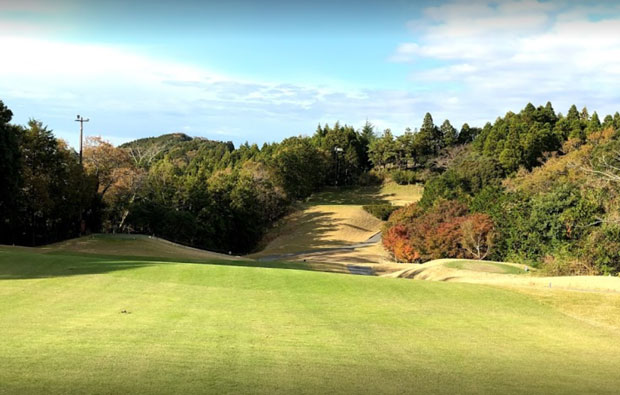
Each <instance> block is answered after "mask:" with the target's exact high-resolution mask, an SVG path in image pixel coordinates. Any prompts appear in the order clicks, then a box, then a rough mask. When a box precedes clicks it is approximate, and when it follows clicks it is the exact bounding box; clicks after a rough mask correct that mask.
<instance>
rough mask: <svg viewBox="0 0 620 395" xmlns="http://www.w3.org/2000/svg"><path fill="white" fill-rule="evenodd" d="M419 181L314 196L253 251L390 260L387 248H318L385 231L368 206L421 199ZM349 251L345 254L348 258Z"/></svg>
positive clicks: (359, 240) (326, 259) (260, 254)
mask: <svg viewBox="0 0 620 395" xmlns="http://www.w3.org/2000/svg"><path fill="white" fill-rule="evenodd" d="M421 193H422V188H421V187H420V186H418V185H397V184H396V183H394V182H387V183H385V184H383V185H381V186H371V187H357V188H343V189H335V188H331V189H330V188H328V189H326V190H324V191H322V192H319V193H316V194H314V195H312V196H311V197H310V198H309V199H308V200H307V202H305V204H303V205H302V206H301V207H300V209H299V210H297V211H295V212H294V213H292V214H290V215H288V216H287V217H285V218H283V219H282V220H280V221H279V223H278V224H276V226H275V227H274V229H272V230H271V231H270V232H268V233H267V235H266V237H265V239H264V240H263V245H265V247H264V248H263V249H261V250H260V252H258V253H255V254H252V255H250V256H251V257H255V258H260V257H264V256H273V255H284V254H291V253H301V252H309V253H308V254H304V255H300V256H296V257H287V259H295V260H308V261H316V262H347V261H350V262H358V263H359V262H375V263H377V262H380V261H383V260H385V259H387V255H386V254H385V253H384V252H383V250H382V249H381V248H373V247H369V248H366V247H364V248H360V250H362V251H357V249H356V251H349V252H347V251H316V252H312V251H313V250H323V249H336V248H346V247H349V246H351V245H355V244H357V243H362V242H365V241H367V240H368V239H369V238H371V237H372V236H373V235H376V234H377V233H378V232H380V231H381V226H382V224H383V222H382V221H381V220H379V219H377V218H376V217H374V216H373V215H371V214H369V213H368V212H366V211H365V210H364V209H363V205H367V204H385V203H389V204H394V205H402V204H406V203H410V202H413V201H416V200H418V199H419V198H420V195H421ZM343 253H344V256H343Z"/></svg>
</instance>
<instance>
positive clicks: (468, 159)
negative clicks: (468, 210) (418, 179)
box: [420, 152, 505, 207]
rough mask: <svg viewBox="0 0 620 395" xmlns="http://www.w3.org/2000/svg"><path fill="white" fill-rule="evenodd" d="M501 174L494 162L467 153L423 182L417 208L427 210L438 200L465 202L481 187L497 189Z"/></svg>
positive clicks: (501, 169)
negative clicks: (438, 173)
mask: <svg viewBox="0 0 620 395" xmlns="http://www.w3.org/2000/svg"><path fill="white" fill-rule="evenodd" d="M504 174H505V173H504V170H503V168H502V166H501V165H500V163H499V162H498V161H497V160H495V159H493V158H490V157H488V156H485V155H480V154H478V153H477V152H470V153H469V154H467V155H465V156H464V157H460V158H457V159H456V160H455V161H454V162H453V163H452V164H451V165H450V167H449V168H448V170H446V171H445V172H444V173H442V174H441V175H438V176H435V177H433V178H431V179H430V180H428V181H427V182H426V184H425V186H424V194H423V195H422V200H421V201H420V205H421V206H423V207H430V206H432V205H433V203H434V202H435V201H436V200H438V199H440V198H443V199H448V200H450V199H457V200H461V201H464V202H468V201H469V200H470V198H471V197H472V196H474V195H475V194H477V193H478V192H479V191H481V190H482V189H483V188H484V187H486V186H494V185H499V183H500V182H501V179H502V178H503V177H504Z"/></svg>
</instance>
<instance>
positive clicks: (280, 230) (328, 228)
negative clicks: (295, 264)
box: [252, 205, 382, 257]
mask: <svg viewBox="0 0 620 395" xmlns="http://www.w3.org/2000/svg"><path fill="white" fill-rule="evenodd" d="M381 225H382V221H381V220H379V219H377V218H376V217H374V216H372V215H371V214H369V213H367V212H366V211H365V210H364V209H363V208H362V207H361V206H358V205H317V206H310V207H308V208H306V209H305V210H301V211H297V212H295V213H293V214H291V215H289V216H287V217H286V218H284V219H283V220H282V221H281V224H280V226H278V227H277V228H276V229H275V230H274V231H273V232H272V234H271V235H270V236H271V241H270V242H269V243H268V244H267V247H266V248H265V249H264V250H262V251H261V252H259V253H257V254H253V255H252V256H256V257H259V256H264V255H275V254H287V253H292V252H302V251H308V250H313V249H318V248H330V247H343V246H347V245H350V244H353V243H359V242H362V241H365V240H367V239H368V238H370V237H371V236H372V235H374V234H375V233H377V232H379V231H380V230H381Z"/></svg>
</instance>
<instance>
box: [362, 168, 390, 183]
mask: <svg viewBox="0 0 620 395" xmlns="http://www.w3.org/2000/svg"><path fill="white" fill-rule="evenodd" d="M384 179H385V174H384V173H383V172H381V171H377V170H370V171H367V172H364V173H362V174H360V175H359V177H358V178H357V185H360V186H371V185H380V184H381V183H382V182H383V180H384Z"/></svg>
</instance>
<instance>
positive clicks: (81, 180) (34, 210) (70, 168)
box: [0, 111, 97, 245]
mask: <svg viewBox="0 0 620 395" xmlns="http://www.w3.org/2000/svg"><path fill="white" fill-rule="evenodd" d="M2 115H3V119H4V120H6V121H7V122H8V120H10V117H7V116H6V115H7V112H6V111H3V114H2ZM3 132H4V133H7V134H8V135H5V139H3V140H4V141H3V143H5V142H9V143H10V145H11V146H12V147H11V149H10V150H9V151H8V152H9V154H8V155H9V156H8V157H7V158H5V159H7V160H8V159H12V160H13V161H14V162H13V166H14V167H12V168H11V169H7V170H8V171H9V173H8V174H9V175H10V176H11V177H15V179H12V180H10V183H7V184H3V187H4V188H7V189H10V192H9V194H8V195H3V196H7V198H8V199H7V200H6V202H8V204H7V205H6V208H7V209H8V208H10V209H11V212H10V213H9V214H8V216H7V217H4V218H6V219H8V221H7V220H6V219H5V222H4V223H2V231H1V232H0V234H1V236H2V240H0V242H2V243H16V244H27V245H39V244H44V243H49V242H53V241H58V240H63V239H66V238H69V237H74V236H77V235H79V234H80V233H81V232H82V231H83V230H85V225H86V224H93V223H96V222H97V221H96V219H93V218H92V217H93V216H94V215H96V214H97V210H96V204H97V200H96V180H94V179H93V178H91V177H88V176H87V175H86V174H85V173H84V171H83V169H82V167H81V166H80V165H79V163H78V155H77V154H76V153H75V151H73V150H70V149H69V148H68V147H67V146H66V145H65V143H64V142H62V141H58V140H56V138H54V136H53V134H52V132H51V130H49V129H47V127H44V126H43V124H41V122H38V121H35V120H31V121H30V122H29V123H28V127H26V128H18V127H16V126H11V125H7V124H4V131H3ZM6 137H8V138H6ZM15 142H17V147H16V146H15ZM3 162H4V160H3ZM4 165H5V166H7V164H4ZM11 173H12V174H11ZM4 185H6V187H5V186H4ZM3 200H4V199H3Z"/></svg>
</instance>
